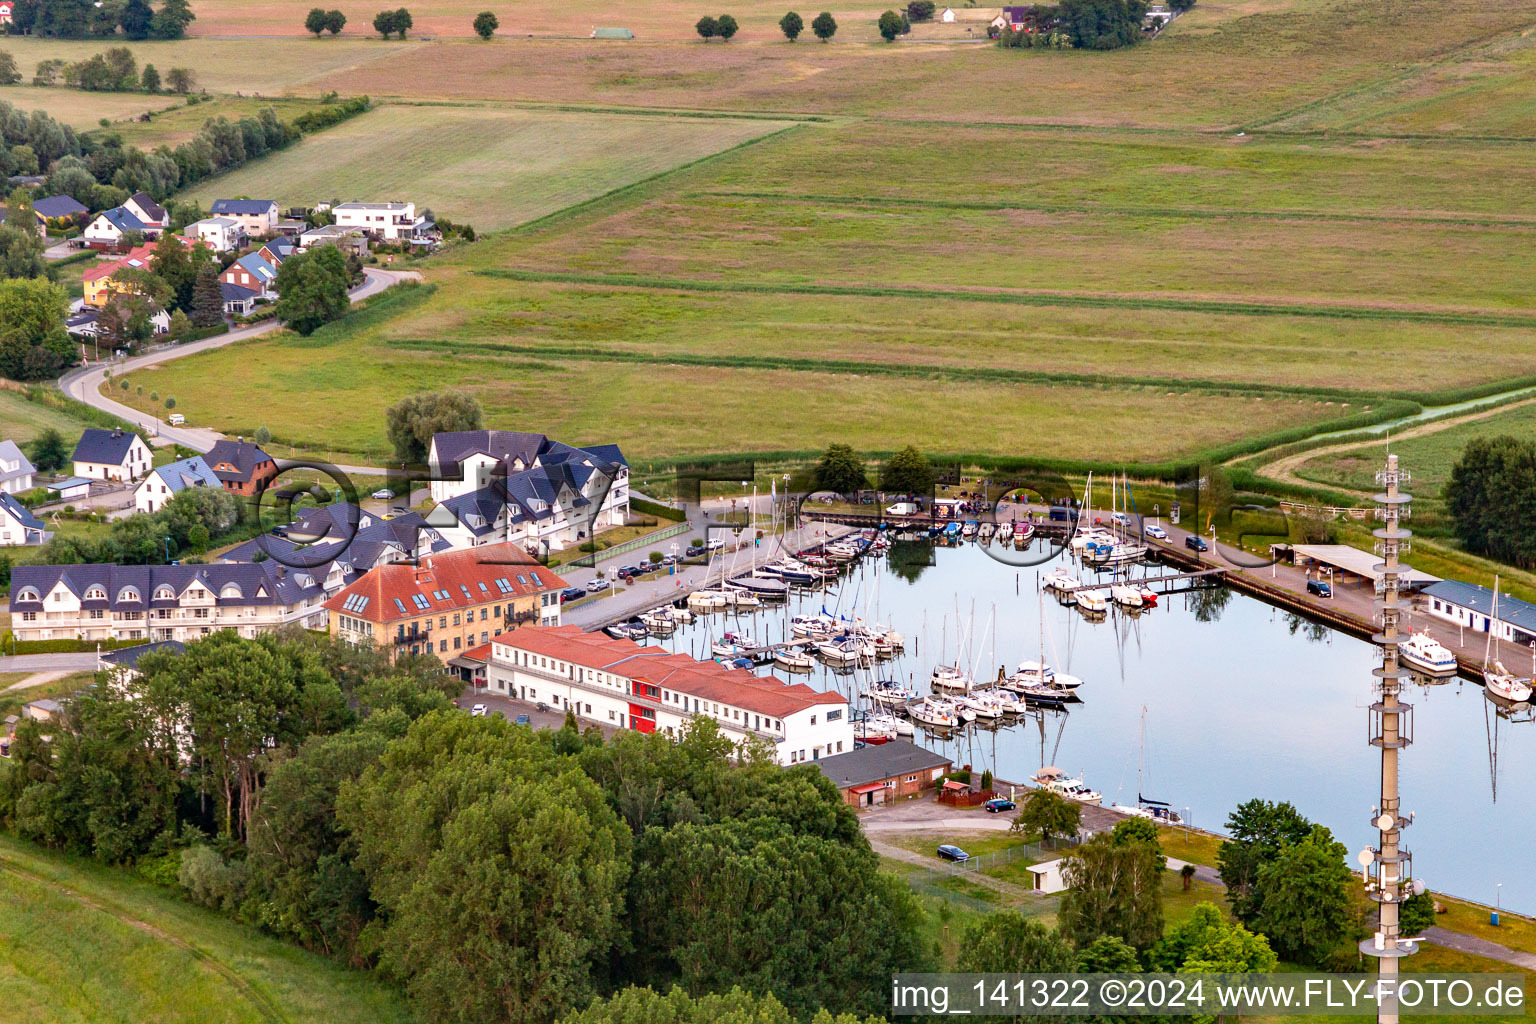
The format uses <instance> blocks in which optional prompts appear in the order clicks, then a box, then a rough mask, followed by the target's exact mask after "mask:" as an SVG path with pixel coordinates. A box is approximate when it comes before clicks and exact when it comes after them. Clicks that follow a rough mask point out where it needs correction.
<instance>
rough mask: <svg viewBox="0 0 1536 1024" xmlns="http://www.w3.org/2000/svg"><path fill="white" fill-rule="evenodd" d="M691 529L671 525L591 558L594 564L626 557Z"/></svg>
mask: <svg viewBox="0 0 1536 1024" xmlns="http://www.w3.org/2000/svg"><path fill="white" fill-rule="evenodd" d="M691 529H693V527H692V526H690V525H689V524H688V523H673V524H672V525H671V526H668V527H667V528H666V529H663V530H657V531H656V532H655V533H648V534H646V535H645V536H644V537H636V538H635V539H634V540H626V541H625V542H624V543H622V544H615V545H614V546H613V547H611V548H604V549H603V550H601V551H598V552H596V553H595V554H592V555H591V558H592V560H593V561H594V562H606V561H607V560H608V559H610V558H618V557H619V556H620V555H627V554H629V553H630V552H631V551H639V550H640V549H641V548H650V547H654V546H655V545H656V543H657V542H659V541H663V540H669V539H671V538H673V537H676V536H678V535H679V534H683V533H687V532H688V531H689V530H691ZM585 560H586V559H585V558H578V559H575V560H574V561H573V562H572V563H571V564H573V565H580V564H581V563H582V562H584V561H585Z"/></svg>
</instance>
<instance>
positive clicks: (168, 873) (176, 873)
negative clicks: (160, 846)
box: [134, 850, 181, 888]
mask: <svg viewBox="0 0 1536 1024" xmlns="http://www.w3.org/2000/svg"><path fill="white" fill-rule="evenodd" d="M134 871H135V873H136V874H138V876H139V877H140V878H142V879H144V881H146V882H149V883H151V884H153V885H163V886H165V887H167V888H170V887H172V886H174V885H177V884H179V883H180V880H181V851H180V850H172V851H170V852H169V853H163V854H161V855H160V856H158V857H144V858H141V859H140V860H139V863H138V864H137V865H136V866H135V867H134Z"/></svg>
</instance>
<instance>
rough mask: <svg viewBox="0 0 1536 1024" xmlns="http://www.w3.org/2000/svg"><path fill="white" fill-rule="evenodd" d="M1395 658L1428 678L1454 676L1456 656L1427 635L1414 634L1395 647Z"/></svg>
mask: <svg viewBox="0 0 1536 1024" xmlns="http://www.w3.org/2000/svg"><path fill="white" fill-rule="evenodd" d="M1397 656H1398V657H1399V658H1401V659H1402V660H1403V661H1404V662H1406V663H1407V664H1409V665H1411V666H1412V667H1413V668H1415V669H1417V670H1418V671H1420V672H1422V673H1424V674H1425V675H1429V676H1449V675H1455V674H1456V655H1454V654H1452V653H1451V649H1450V648H1449V647H1446V646H1445V645H1444V644H1442V643H1440V641H1438V640H1436V639H1435V638H1434V637H1432V636H1430V635H1429V634H1428V633H1422V632H1420V633H1414V634H1413V635H1412V636H1410V637H1409V638H1408V639H1407V640H1405V641H1403V642H1402V643H1401V644H1399V645H1398V647H1397Z"/></svg>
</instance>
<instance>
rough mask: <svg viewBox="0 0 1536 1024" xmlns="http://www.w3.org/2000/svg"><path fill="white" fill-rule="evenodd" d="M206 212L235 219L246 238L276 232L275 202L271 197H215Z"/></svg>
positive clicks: (265, 236) (270, 234)
mask: <svg viewBox="0 0 1536 1024" xmlns="http://www.w3.org/2000/svg"><path fill="white" fill-rule="evenodd" d="M208 212H209V213H210V214H212V215H213V216H215V217H227V218H229V219H231V220H233V221H235V222H236V223H238V224H239V225H240V228H241V230H242V231H244V233H245V236H246V237H247V238H270V237H271V236H272V235H275V234H277V221H278V209H277V203H276V202H274V201H273V200H271V199H215V200H214V201H213V205H212V206H210V207H209V208H208Z"/></svg>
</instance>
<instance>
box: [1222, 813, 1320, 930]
mask: <svg viewBox="0 0 1536 1024" xmlns="http://www.w3.org/2000/svg"><path fill="white" fill-rule="evenodd" d="M1311 833H1312V823H1311V822H1310V821H1308V820H1307V819H1306V818H1304V817H1302V815H1301V812H1299V811H1298V810H1296V808H1295V807H1293V806H1291V804H1289V803H1278V804H1276V803H1271V802H1269V801H1267V800H1259V799H1253V800H1249V801H1247V802H1245V803H1242V804H1239V805H1238V807H1237V809H1236V810H1234V811H1233V812H1232V813H1231V814H1230V815H1228V816H1227V834H1228V835H1229V836H1231V838H1230V839H1228V840H1226V841H1225V842H1223V843H1222V844H1221V846H1220V847H1218V848H1217V850H1216V865H1217V867H1219V868H1220V869H1221V880H1222V881H1223V882H1224V883H1226V886H1227V902H1228V903H1230V904H1231V905H1232V912H1233V913H1234V914H1236V915H1237V918H1238V920H1240V921H1242V922H1244V923H1245V924H1250V925H1251V924H1252V923H1253V921H1254V918H1255V917H1256V916H1257V914H1258V897H1257V896H1256V891H1255V890H1256V886H1257V884H1258V877H1259V869H1260V868H1261V867H1262V866H1263V865H1264V864H1265V863H1267V862H1268V861H1269V860H1271V859H1272V858H1273V857H1274V856H1275V855H1276V854H1277V853H1279V851H1280V849H1281V848H1282V847H1285V846H1289V845H1290V844H1291V843H1297V842H1300V841H1301V840H1303V839H1305V838H1306V837H1307V836H1309V835H1311Z"/></svg>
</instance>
